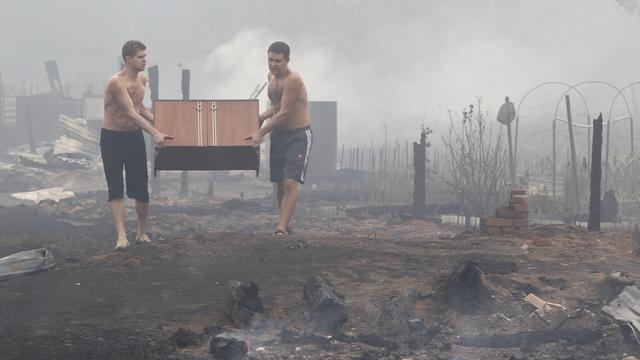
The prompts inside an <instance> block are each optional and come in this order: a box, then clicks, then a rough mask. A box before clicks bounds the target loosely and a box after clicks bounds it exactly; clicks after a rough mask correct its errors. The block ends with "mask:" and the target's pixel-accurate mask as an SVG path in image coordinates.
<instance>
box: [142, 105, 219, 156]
mask: <svg viewBox="0 0 640 360" xmlns="http://www.w3.org/2000/svg"><path fill="white" fill-rule="evenodd" d="M209 114H210V111H206V109H205V108H204V105H203V102H201V101H189V100H184V101H183V100H163V101H156V102H155V104H154V123H155V127H156V128H157V129H158V130H159V131H160V132H163V133H165V134H169V135H172V136H173V139H172V140H167V141H166V142H165V146H206V145H207V136H206V132H205V131H206V124H207V123H208V122H209V119H208V118H207V117H208V115H209Z"/></svg>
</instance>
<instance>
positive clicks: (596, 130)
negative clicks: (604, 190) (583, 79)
mask: <svg viewBox="0 0 640 360" xmlns="http://www.w3.org/2000/svg"><path fill="white" fill-rule="evenodd" d="M591 149H592V150H591V198H590V199H589V223H588V228H589V231H600V193H601V189H600V181H601V180H602V114H600V116H598V118H597V119H595V120H593V146H592V147H591Z"/></svg>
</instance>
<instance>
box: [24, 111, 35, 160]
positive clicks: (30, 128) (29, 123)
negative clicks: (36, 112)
mask: <svg viewBox="0 0 640 360" xmlns="http://www.w3.org/2000/svg"><path fill="white" fill-rule="evenodd" d="M26 110H27V130H28V131H29V152H30V153H32V154H35V153H36V139H35V136H34V135H33V123H32V121H31V102H28V103H27V109H26Z"/></svg>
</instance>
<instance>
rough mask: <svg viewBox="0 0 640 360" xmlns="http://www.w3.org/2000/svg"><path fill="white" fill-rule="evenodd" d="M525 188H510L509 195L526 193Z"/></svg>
mask: <svg viewBox="0 0 640 360" xmlns="http://www.w3.org/2000/svg"><path fill="white" fill-rule="evenodd" d="M527 191H528V189H527V188H511V195H527Z"/></svg>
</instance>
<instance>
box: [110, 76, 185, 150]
mask: <svg viewBox="0 0 640 360" xmlns="http://www.w3.org/2000/svg"><path fill="white" fill-rule="evenodd" d="M107 88H108V89H109V91H111V93H112V94H113V96H114V97H115V98H116V100H117V101H118V103H119V104H120V106H121V107H122V109H123V110H124V112H125V114H126V115H127V116H128V117H129V118H131V120H133V122H135V123H136V125H138V126H139V127H140V128H141V129H142V130H144V131H146V132H147V133H149V135H151V136H153V142H154V143H155V144H156V145H157V146H162V145H163V144H164V140H165V139H172V138H173V137H172V136H170V135H167V134H163V133H161V132H160V131H158V130H157V129H156V128H154V127H153V125H151V123H149V122H148V121H147V120H146V119H145V118H143V117H142V115H140V114H138V112H137V111H136V109H135V107H134V106H133V101H131V97H130V96H129V93H127V90H126V88H125V87H124V86H122V85H121V84H119V83H118V82H117V81H110V82H109V84H108V85H107Z"/></svg>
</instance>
